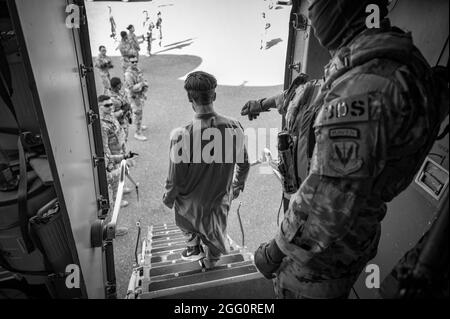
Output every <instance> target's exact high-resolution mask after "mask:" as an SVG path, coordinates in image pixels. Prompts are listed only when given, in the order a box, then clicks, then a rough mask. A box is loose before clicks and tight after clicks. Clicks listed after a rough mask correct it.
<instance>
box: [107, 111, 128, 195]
mask: <svg viewBox="0 0 450 319" xmlns="http://www.w3.org/2000/svg"><path fill="white" fill-rule="evenodd" d="M101 122H102V123H101V124H102V138H103V151H104V153H105V160H106V172H107V174H106V175H107V179H108V188H109V192H110V194H111V195H112V196H111V198H113V199H114V198H116V193H117V187H118V185H119V164H120V161H121V160H122V159H123V155H124V154H125V151H126V150H125V133H124V132H123V130H122V128H121V126H120V124H119V122H118V121H117V119H116V118H115V117H114V115H109V114H108V115H102V121H101ZM111 203H113V201H111Z"/></svg>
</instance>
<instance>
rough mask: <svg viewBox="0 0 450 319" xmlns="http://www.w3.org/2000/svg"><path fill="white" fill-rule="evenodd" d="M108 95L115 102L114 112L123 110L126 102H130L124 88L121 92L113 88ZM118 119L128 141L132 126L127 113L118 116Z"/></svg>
mask: <svg viewBox="0 0 450 319" xmlns="http://www.w3.org/2000/svg"><path fill="white" fill-rule="evenodd" d="M108 96H109V97H111V100H112V102H113V104H114V113H116V112H119V111H121V110H122V111H123V107H124V106H125V105H126V104H129V102H128V98H127V96H126V94H125V92H124V91H123V90H122V89H121V90H120V91H119V92H116V91H114V90H112V89H111V90H109V91H108ZM117 121H118V122H119V124H120V126H121V127H122V129H123V132H124V137H125V143H126V142H127V141H128V133H129V127H130V123H129V121H128V117H127V114H122V115H121V116H120V117H118V118H117Z"/></svg>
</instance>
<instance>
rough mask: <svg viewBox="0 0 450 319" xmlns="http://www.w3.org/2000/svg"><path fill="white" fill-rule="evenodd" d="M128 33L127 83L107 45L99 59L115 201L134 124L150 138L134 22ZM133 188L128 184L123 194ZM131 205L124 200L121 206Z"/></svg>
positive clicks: (139, 136) (124, 50) (124, 44)
mask: <svg viewBox="0 0 450 319" xmlns="http://www.w3.org/2000/svg"><path fill="white" fill-rule="evenodd" d="M127 29H128V31H129V32H128V33H127V32H125V31H123V32H122V33H121V36H122V41H121V43H120V44H119V47H118V49H119V50H120V53H121V55H122V71H123V81H124V82H123V83H122V80H121V79H120V78H118V77H113V78H111V75H110V72H109V70H110V69H111V68H113V64H112V61H111V58H110V57H108V56H107V55H106V48H105V46H100V47H99V54H98V56H97V58H96V61H95V67H96V68H97V69H98V71H99V74H100V77H101V79H102V84H103V87H104V92H103V95H100V96H99V98H98V102H99V109H100V118H101V127H102V137H103V146H104V153H105V158H106V168H107V179H108V187H109V189H110V194H111V195H112V196H110V198H111V199H113V200H112V201H111V203H113V202H114V199H115V197H116V192H117V187H118V181H119V164H120V162H121V161H122V160H123V159H126V160H129V161H128V163H129V164H133V163H134V162H133V161H131V160H130V159H131V158H132V157H133V156H135V155H136V154H134V153H132V152H130V151H129V150H128V149H127V141H128V136H129V128H130V125H132V124H134V125H135V128H136V129H135V133H134V138H135V139H136V140H138V141H146V140H147V137H146V136H144V135H143V131H145V130H146V129H147V127H146V126H145V125H143V124H142V117H143V107H144V104H145V100H146V99H147V97H146V93H147V91H148V86H149V85H148V82H147V81H146V80H145V79H144V76H143V72H142V70H141V69H140V68H139V67H138V62H139V51H140V45H139V41H138V37H137V36H136V35H135V33H134V27H133V25H130V26H128V28H127ZM130 192H131V189H129V188H127V187H125V189H124V192H123V194H124V195H126V194H128V193H130ZM125 206H128V202H127V201H125V200H123V201H122V203H121V207H125ZM125 233H126V229H124V228H118V231H117V233H116V235H122V234H125Z"/></svg>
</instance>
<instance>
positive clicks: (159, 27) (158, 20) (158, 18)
mask: <svg viewBox="0 0 450 319" xmlns="http://www.w3.org/2000/svg"><path fill="white" fill-rule="evenodd" d="M156 29H157V30H158V31H159V46H161V41H162V38H163V35H162V18H161V11H158V14H157V15H156Z"/></svg>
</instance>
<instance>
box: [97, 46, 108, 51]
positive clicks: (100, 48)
mask: <svg viewBox="0 0 450 319" xmlns="http://www.w3.org/2000/svg"><path fill="white" fill-rule="evenodd" d="M102 49H106V47H105V46H104V45H101V46H99V47H98V50H99V51H101V50H102Z"/></svg>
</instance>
